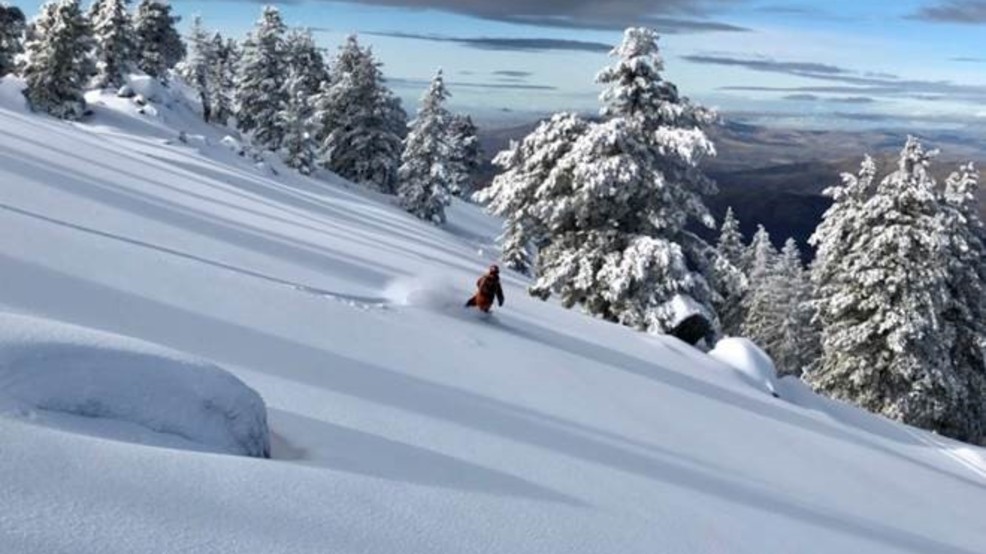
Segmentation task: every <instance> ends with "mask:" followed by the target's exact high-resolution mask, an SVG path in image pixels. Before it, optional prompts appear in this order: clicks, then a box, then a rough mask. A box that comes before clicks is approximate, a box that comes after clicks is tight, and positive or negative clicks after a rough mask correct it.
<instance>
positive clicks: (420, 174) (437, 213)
mask: <svg viewBox="0 0 986 554" xmlns="http://www.w3.org/2000/svg"><path fill="white" fill-rule="evenodd" d="M448 97H449V93H448V90H447V89H446V88H445V79H444V77H443V76H442V71H441V70H439V71H438V74H437V75H435V78H434V79H432V81H431V86H429V87H428V91H427V92H425V94H424V96H423V97H422V98H421V107H420V108H419V109H418V114H417V118H416V119H415V120H414V121H413V122H412V123H411V131H410V132H409V133H408V135H407V138H406V139H405V140H404V154H403V155H402V156H401V167H400V170H399V173H398V179H399V182H400V185H399V188H398V190H397V194H398V196H399V197H400V203H401V206H402V207H403V208H404V209H405V210H407V211H408V212H410V213H412V214H414V215H416V216H418V217H419V218H421V219H424V220H426V221H432V222H434V223H445V206H447V205H448V204H449V202H450V201H451V197H450V195H449V187H450V185H451V183H450V181H449V161H450V158H449V156H450V151H449V146H448V143H447V137H448V127H449V123H450V122H451V119H452V115H451V114H450V113H449V111H448V110H447V109H446V108H445V101H446V100H447V99H448Z"/></svg>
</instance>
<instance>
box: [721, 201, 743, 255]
mask: <svg viewBox="0 0 986 554" xmlns="http://www.w3.org/2000/svg"><path fill="white" fill-rule="evenodd" d="M716 250H718V251H719V254H721V255H722V257H724V258H726V260H728V261H729V263H731V264H733V265H734V266H736V267H737V268H740V269H744V268H743V259H744V255H745V253H746V246H745V245H744V244H743V233H742V232H741V231H740V222H739V220H738V219H736V214H734V213H733V208H732V207H729V208H726V215H725V216H724V217H723V218H722V226H721V227H720V228H719V242H718V243H716Z"/></svg>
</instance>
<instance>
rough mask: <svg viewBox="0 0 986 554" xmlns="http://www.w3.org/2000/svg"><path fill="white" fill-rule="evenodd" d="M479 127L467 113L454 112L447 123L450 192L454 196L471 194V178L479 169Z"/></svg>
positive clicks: (472, 185)
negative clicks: (449, 151) (449, 149)
mask: <svg viewBox="0 0 986 554" xmlns="http://www.w3.org/2000/svg"><path fill="white" fill-rule="evenodd" d="M478 132H479V129H477V128H476V124H475V123H473V121H472V118H471V117H469V116H468V115H463V114H456V115H453V116H452V122H451V123H450V124H449V138H448V142H449V147H450V148H451V160H450V164H449V167H450V169H451V171H450V176H449V180H450V181H451V183H452V185H451V189H450V192H451V193H452V194H453V195H455V196H467V195H469V194H472V190H473V187H474V183H473V179H474V178H475V175H476V170H478V169H479V163H480V155H481V152H480V149H479V137H478V136H477V133H478Z"/></svg>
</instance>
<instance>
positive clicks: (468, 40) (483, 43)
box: [363, 31, 613, 53]
mask: <svg viewBox="0 0 986 554" xmlns="http://www.w3.org/2000/svg"><path fill="white" fill-rule="evenodd" d="M363 34H366V35H371V36H378V37H391V38H404V39H411V40H426V41H431V42H451V43H455V44H461V45H463V46H469V47H471V48H479V49H482V50H508V51H509V50H512V51H525V52H545V51H552V50H567V51H575V52H596V53H608V52H609V51H610V50H612V49H613V47H612V45H609V44H603V43H601V42H588V41H583V40H569V39H554V38H499V37H450V36H443V35H428V34H416V33H399V32H381V31H370V32H366V33H363Z"/></svg>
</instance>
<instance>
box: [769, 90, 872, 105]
mask: <svg viewBox="0 0 986 554" xmlns="http://www.w3.org/2000/svg"><path fill="white" fill-rule="evenodd" d="M781 100H788V101H791V102H827V103H832V104H873V103H875V102H877V100H876V98H871V97H869V96H834V97H825V96H819V95H817V94H808V93H803V92H802V93H798V94H788V95H786V96H782V97H781Z"/></svg>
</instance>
